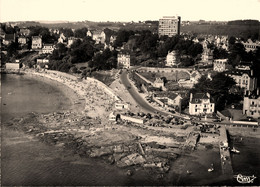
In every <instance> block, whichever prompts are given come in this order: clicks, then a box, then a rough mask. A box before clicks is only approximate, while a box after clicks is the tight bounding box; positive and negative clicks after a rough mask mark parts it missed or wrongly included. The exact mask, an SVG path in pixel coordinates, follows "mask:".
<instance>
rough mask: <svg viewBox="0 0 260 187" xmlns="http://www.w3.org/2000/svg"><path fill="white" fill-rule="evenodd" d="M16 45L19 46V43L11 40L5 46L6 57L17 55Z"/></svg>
mask: <svg viewBox="0 0 260 187" xmlns="http://www.w3.org/2000/svg"><path fill="white" fill-rule="evenodd" d="M18 47H19V45H18V43H16V42H12V43H11V44H9V45H8V46H7V49H6V51H7V57H9V58H10V57H12V56H15V55H17V50H18Z"/></svg>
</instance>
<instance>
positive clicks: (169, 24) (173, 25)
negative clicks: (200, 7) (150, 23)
mask: <svg viewBox="0 0 260 187" xmlns="http://www.w3.org/2000/svg"><path fill="white" fill-rule="evenodd" d="M180 27H181V17H180V16H178V17H177V16H176V17H175V16H163V18H162V19H159V28H158V34H159V36H164V35H167V36H169V37H172V36H174V35H177V34H180Z"/></svg>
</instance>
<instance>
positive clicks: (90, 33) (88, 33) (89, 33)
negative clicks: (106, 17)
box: [87, 30, 93, 38]
mask: <svg viewBox="0 0 260 187" xmlns="http://www.w3.org/2000/svg"><path fill="white" fill-rule="evenodd" d="M87 36H89V37H91V38H92V36H93V33H92V32H91V31H90V30H88V32H87Z"/></svg>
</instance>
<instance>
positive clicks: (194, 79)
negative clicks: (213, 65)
mask: <svg viewBox="0 0 260 187" xmlns="http://www.w3.org/2000/svg"><path fill="white" fill-rule="evenodd" d="M200 78H201V74H200V73H199V72H198V71H193V72H191V74H190V79H188V80H186V79H180V80H179V81H178V85H179V86H180V87H184V88H192V87H193V86H194V84H197V83H198V81H199V79H200Z"/></svg>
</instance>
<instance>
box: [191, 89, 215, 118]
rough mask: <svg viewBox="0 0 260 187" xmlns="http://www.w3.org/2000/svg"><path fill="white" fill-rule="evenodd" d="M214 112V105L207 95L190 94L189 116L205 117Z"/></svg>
mask: <svg viewBox="0 0 260 187" xmlns="http://www.w3.org/2000/svg"><path fill="white" fill-rule="evenodd" d="M214 111H215V103H214V102H213V101H212V98H211V97H210V94H209V93H196V94H192V93H191V94H190V102H189V114H190V115H206V114H212V113H213V112H214Z"/></svg>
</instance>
